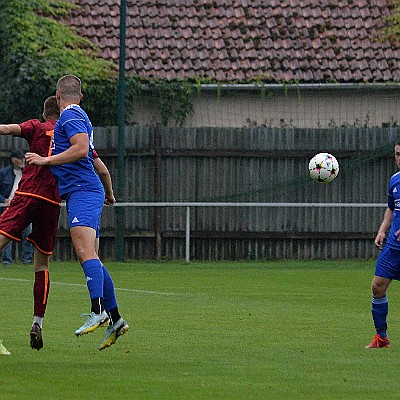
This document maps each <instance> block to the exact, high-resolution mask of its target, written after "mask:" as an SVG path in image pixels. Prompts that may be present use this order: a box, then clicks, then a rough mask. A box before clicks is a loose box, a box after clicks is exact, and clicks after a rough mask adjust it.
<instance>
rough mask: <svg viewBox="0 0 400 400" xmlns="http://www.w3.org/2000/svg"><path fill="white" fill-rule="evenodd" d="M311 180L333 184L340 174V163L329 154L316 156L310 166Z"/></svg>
mask: <svg viewBox="0 0 400 400" xmlns="http://www.w3.org/2000/svg"><path fill="white" fill-rule="evenodd" d="M308 171H309V172H310V176H311V178H313V179H314V180H315V181H317V182H320V183H329V182H332V181H333V180H334V179H335V178H336V177H337V175H338V173H339V163H338V161H337V160H336V158H335V157H334V156H333V155H332V154H329V153H318V154H316V155H315V156H314V157H313V158H312V159H311V160H310V162H309V164H308Z"/></svg>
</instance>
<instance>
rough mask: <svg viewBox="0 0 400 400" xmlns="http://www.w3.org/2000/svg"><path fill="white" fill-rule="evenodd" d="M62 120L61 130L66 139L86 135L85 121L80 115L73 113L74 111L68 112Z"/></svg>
mask: <svg viewBox="0 0 400 400" xmlns="http://www.w3.org/2000/svg"><path fill="white" fill-rule="evenodd" d="M64 119H65V122H64V124H63V128H64V130H65V132H66V134H67V136H68V139H70V138H71V137H72V136H74V135H76V134H77V133H88V131H87V126H86V121H85V119H84V118H82V116H81V115H80V114H78V113H76V112H74V110H68V111H67V112H66V115H64Z"/></svg>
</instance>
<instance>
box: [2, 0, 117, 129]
mask: <svg viewBox="0 0 400 400" xmlns="http://www.w3.org/2000/svg"><path fill="white" fill-rule="evenodd" d="M71 7H74V6H73V5H72V4H71V3H70V2H67V1H65V0H58V1H49V0H35V1H32V0H8V1H6V2H5V1H4V2H2V5H1V8H0V20H1V21H2V23H1V24H0V44H1V46H0V59H1V60H2V62H1V64H0V76H1V80H0V93H1V98H0V100H1V105H0V121H2V122H11V121H14V122H15V121H18V120H23V119H27V118H32V117H38V116H39V115H40V114H41V112H42V104H43V101H44V99H45V98H46V97H48V96H50V95H52V94H54V90H55V84H56V82H57V80H58V78H60V77H61V76H62V75H65V74H76V75H78V76H79V77H80V78H81V79H82V82H83V90H84V89H85V87H87V86H88V85H89V84H90V83H91V82H92V81H94V80H99V79H102V80H106V81H107V80H108V79H110V78H112V76H113V75H114V74H115V72H113V71H114V66H113V64H111V63H108V62H106V61H104V60H102V59H100V58H99V57H97V49H96V48H95V46H94V45H93V44H92V43H91V42H90V41H89V40H87V39H83V38H81V37H80V36H78V35H77V34H76V33H75V32H74V31H73V30H72V29H70V28H69V27H67V26H66V25H64V24H63V23H62V21H61V18H62V17H64V16H66V15H67V13H68V10H69V9H70V8H71Z"/></svg>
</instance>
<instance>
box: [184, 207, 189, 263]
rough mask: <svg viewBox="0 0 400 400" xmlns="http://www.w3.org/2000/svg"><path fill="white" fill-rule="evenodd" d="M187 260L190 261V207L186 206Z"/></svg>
mask: <svg viewBox="0 0 400 400" xmlns="http://www.w3.org/2000/svg"><path fill="white" fill-rule="evenodd" d="M185 246H186V247H185V262H186V263H187V264H189V262H190V207H189V206H188V207H186V233H185Z"/></svg>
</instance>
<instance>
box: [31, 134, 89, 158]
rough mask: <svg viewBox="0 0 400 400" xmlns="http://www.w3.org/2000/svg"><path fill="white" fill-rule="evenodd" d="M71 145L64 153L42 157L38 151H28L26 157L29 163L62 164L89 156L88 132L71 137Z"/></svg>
mask: <svg viewBox="0 0 400 400" xmlns="http://www.w3.org/2000/svg"><path fill="white" fill-rule="evenodd" d="M69 141H70V143H71V147H69V148H68V149H67V150H65V151H63V152H62V153H59V154H56V155H54V156H49V157H41V156H39V155H38V154H36V153H26V154H25V159H26V162H27V163H28V164H36V165H62V164H71V163H73V162H75V161H78V160H80V159H82V158H85V157H87V155H88V152H89V140H88V135H87V133H84V132H81V133H77V134H76V135H74V136H72V137H71V138H70V139H69Z"/></svg>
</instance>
